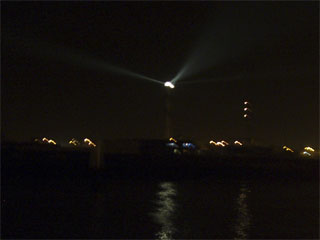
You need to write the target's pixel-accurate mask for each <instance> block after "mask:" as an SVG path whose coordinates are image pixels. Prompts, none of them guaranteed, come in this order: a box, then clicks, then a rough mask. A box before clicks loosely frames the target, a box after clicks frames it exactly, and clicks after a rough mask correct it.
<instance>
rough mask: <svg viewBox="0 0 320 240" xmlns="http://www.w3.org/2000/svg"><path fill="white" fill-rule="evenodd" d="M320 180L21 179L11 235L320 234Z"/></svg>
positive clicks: (6, 211) (12, 196)
mask: <svg viewBox="0 0 320 240" xmlns="http://www.w3.org/2000/svg"><path fill="white" fill-rule="evenodd" d="M318 186H319V185H318V182H314V181H301V180H300V181H298V180H295V181H289V180H283V181H282V180H279V179H278V180H270V179H263V178H262V179H255V180H253V179H252V180H249V179H245V178H237V179H230V178H223V177H219V178H217V177H206V178H198V179H184V180H179V181H170V180H150V179H140V180H138V179H128V178H127V179H115V178H113V179H110V178H103V179H100V184H99V185H98V186H95V187H93V185H92V183H91V182H90V181H89V180H88V179H87V178H81V176H78V177H74V178H66V179H65V180H63V181H59V180H57V179H54V178H53V179H52V178H48V179H46V180H43V179H41V178H40V177H39V178H34V179H32V180H29V182H26V181H25V180H23V179H20V180H19V178H18V180H15V181H14V182H11V183H10V185H8V186H6V187H5V189H4V190H3V192H2V236H3V237H4V238H47V239H48V238H64V239H66V238H90V239H92V238H121V239H132V238H139V239H141V238H143V239H190V238H198V239H199V238H201V239H217V238H219V239H221V238H222V239H246V238H255V239H256V238H260V239H261V238H263V239H267V238H276V239H283V238H289V239H301V238H304V239H305V238H308V239H310V238H318V237H319V232H318V227H319V202H318V200H319V195H318V193H319V191H318V189H319V188H318Z"/></svg>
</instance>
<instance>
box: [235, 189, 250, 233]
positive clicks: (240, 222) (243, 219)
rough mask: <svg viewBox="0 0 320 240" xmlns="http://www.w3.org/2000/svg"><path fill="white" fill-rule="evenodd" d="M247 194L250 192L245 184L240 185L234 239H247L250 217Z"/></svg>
mask: <svg viewBox="0 0 320 240" xmlns="http://www.w3.org/2000/svg"><path fill="white" fill-rule="evenodd" d="M248 193H250V190H249V188H248V186H247V184H245V183H242V184H241V186H240V192H239V196H238V198H237V212H238V216H237V219H236V224H235V235H236V236H235V239H248V237H249V228H250V225H251V215H250V211H249V208H248V204H247V199H248Z"/></svg>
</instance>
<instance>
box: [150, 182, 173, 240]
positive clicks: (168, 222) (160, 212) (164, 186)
mask: <svg viewBox="0 0 320 240" xmlns="http://www.w3.org/2000/svg"><path fill="white" fill-rule="evenodd" d="M159 186H160V191H159V192H158V193H157V196H158V199H157V200H156V203H157V205H158V208H157V209H156V212H155V213H154V214H153V216H154V219H155V221H156V222H157V223H158V224H159V225H160V226H161V229H160V230H159V231H158V232H157V233H156V238H157V239H163V240H164V239H167V240H169V239H173V234H174V232H175V231H176V229H175V227H174V223H173V220H172V217H173V215H174V213H175V211H176V203H175V200H174V197H175V196H176V195H177V191H176V188H175V185H174V184H173V183H171V182H163V183H160V184H159Z"/></svg>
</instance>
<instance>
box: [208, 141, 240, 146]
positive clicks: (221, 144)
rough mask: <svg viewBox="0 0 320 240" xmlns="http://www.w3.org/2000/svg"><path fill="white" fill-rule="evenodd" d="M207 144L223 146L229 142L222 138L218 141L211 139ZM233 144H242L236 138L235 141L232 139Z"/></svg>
mask: <svg viewBox="0 0 320 240" xmlns="http://www.w3.org/2000/svg"><path fill="white" fill-rule="evenodd" d="M209 144H211V145H214V146H220V147H225V146H227V145H229V143H228V142H226V141H224V140H222V141H220V142H215V141H213V140H211V141H210V142H209ZM234 145H239V146H242V145H243V144H242V143H241V142H239V141H238V140H236V141H234Z"/></svg>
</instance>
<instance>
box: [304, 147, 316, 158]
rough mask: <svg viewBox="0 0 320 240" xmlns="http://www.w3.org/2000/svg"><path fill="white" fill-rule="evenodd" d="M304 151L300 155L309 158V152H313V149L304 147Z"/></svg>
mask: <svg viewBox="0 0 320 240" xmlns="http://www.w3.org/2000/svg"><path fill="white" fill-rule="evenodd" d="M304 150H305V151H303V152H302V155H305V156H311V152H314V149H313V148H312V147H305V148H304Z"/></svg>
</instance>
